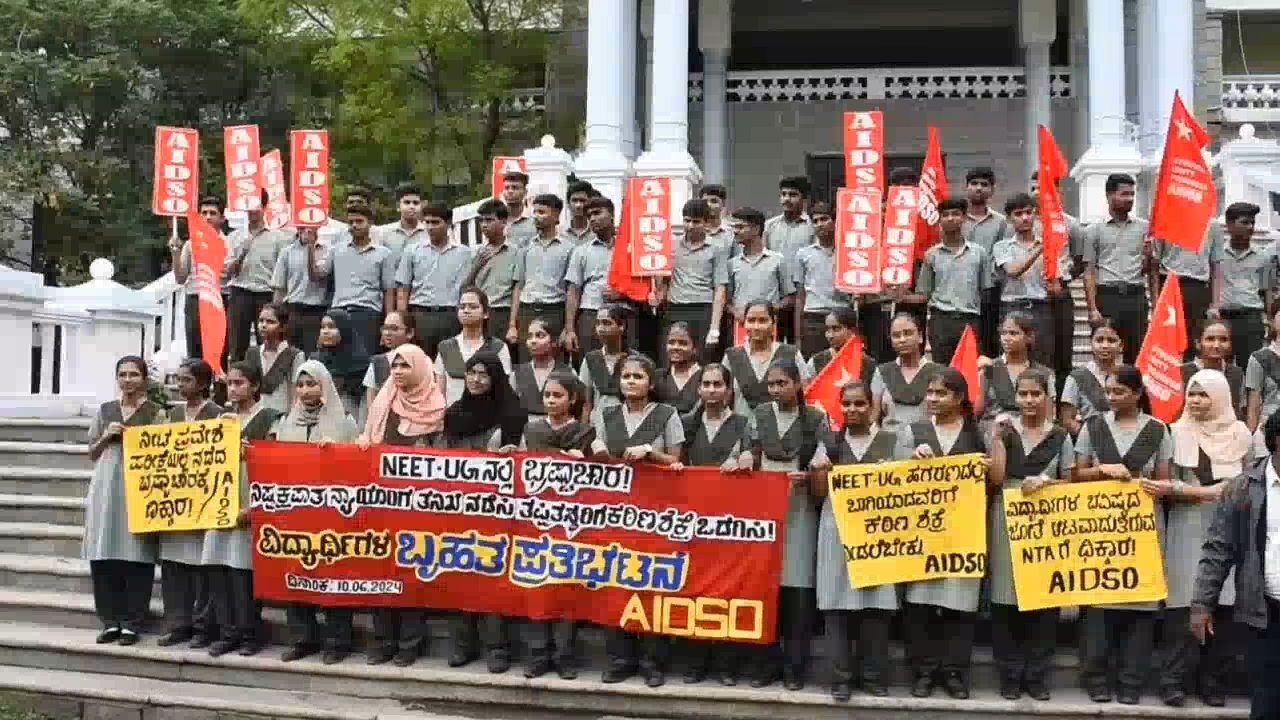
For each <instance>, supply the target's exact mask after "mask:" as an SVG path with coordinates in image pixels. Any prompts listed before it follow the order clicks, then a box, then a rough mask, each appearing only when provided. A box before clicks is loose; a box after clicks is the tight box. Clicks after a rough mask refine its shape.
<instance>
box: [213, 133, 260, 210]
mask: <svg viewBox="0 0 1280 720" xmlns="http://www.w3.org/2000/svg"><path fill="white" fill-rule="evenodd" d="M222 150H223V155H224V160H225V162H226V168H227V209H228V210H259V209H261V205H262V182H261V176H260V175H261V170H260V169H259V160H260V156H259V151H258V126H257V125H235V126H233V127H226V128H223V129H222Z"/></svg>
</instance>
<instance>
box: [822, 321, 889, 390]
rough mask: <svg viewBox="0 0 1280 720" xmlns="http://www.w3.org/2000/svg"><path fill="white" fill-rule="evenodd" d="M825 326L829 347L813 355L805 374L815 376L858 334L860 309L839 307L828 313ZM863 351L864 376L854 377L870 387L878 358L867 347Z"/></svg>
mask: <svg viewBox="0 0 1280 720" xmlns="http://www.w3.org/2000/svg"><path fill="white" fill-rule="evenodd" d="M823 324H824V326H825V333H824V334H825V335H826V341H827V347H826V348H825V349H823V350H821V351H819V352H818V353H817V354H815V355H811V356H810V357H809V359H808V360H807V361H806V364H807V368H806V370H805V374H806V375H807V376H808V377H810V378H814V377H817V376H818V373H820V372H822V369H823V368H825V367H826V366H827V363H829V362H831V360H832V358H834V357H835V356H836V353H838V352H840V350H841V348H843V347H844V345H845V343H847V342H849V341H850V340H852V339H853V337H854V336H855V335H857V334H858V330H859V327H858V311H857V310H854V309H853V308H851V307H839V308H836V309H835V310H832V311H831V312H829V313H827V317H826V318H824V322H823ZM863 347H864V349H863V351H862V377H861V378H854V379H855V380H861V381H862V382H863V384H865V385H867V386H868V388H870V386H871V378H872V376H874V375H875V373H876V365H878V364H879V363H877V362H876V359H875V358H874V357H872V356H871V355H870V354H869V353H868V352H867V351H866V349H865V347H866V346H865V345H864V346H863Z"/></svg>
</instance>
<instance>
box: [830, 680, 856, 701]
mask: <svg viewBox="0 0 1280 720" xmlns="http://www.w3.org/2000/svg"><path fill="white" fill-rule="evenodd" d="M851 697H853V687H851V686H850V685H849V683H847V682H838V683H835V684H833V685H832V686H831V699H832V700H835V701H836V702H839V703H844V702H849V698H851Z"/></svg>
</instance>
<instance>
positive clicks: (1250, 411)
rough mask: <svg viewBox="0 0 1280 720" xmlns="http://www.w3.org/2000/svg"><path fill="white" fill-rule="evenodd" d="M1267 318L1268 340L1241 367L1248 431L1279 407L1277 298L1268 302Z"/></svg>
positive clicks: (1279, 320) (1279, 303) (1279, 319)
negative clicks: (1269, 326) (1266, 343)
mask: <svg viewBox="0 0 1280 720" xmlns="http://www.w3.org/2000/svg"><path fill="white" fill-rule="evenodd" d="M1267 319H1268V320H1270V321H1271V342H1270V343H1269V344H1268V345H1267V346H1266V347H1264V348H1262V349H1261V350H1256V351H1254V353H1253V354H1252V355H1250V356H1249V363H1248V365H1246V366H1245V369H1244V390H1245V404H1246V405H1245V407H1246V411H1245V424H1247V425H1248V426H1249V429H1250V430H1251V431H1257V430H1258V429H1259V428H1261V427H1262V421H1263V420H1264V419H1266V418H1269V417H1271V416H1272V415H1273V414H1274V413H1275V412H1276V411H1277V410H1280V301H1277V302H1273V303H1272V304H1271V307H1270V309H1269V310H1268V312H1267ZM1233 334H1234V333H1233ZM1238 356H1239V353H1238V352H1237V357H1238Z"/></svg>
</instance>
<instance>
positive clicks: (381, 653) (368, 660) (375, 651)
mask: <svg viewBox="0 0 1280 720" xmlns="http://www.w3.org/2000/svg"><path fill="white" fill-rule="evenodd" d="M392 655H395V653H394V652H392V650H391V648H384V647H375V648H369V652H367V653H365V656H364V661H365V664H367V665H385V664H387V663H389V662H391V656H392Z"/></svg>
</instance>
